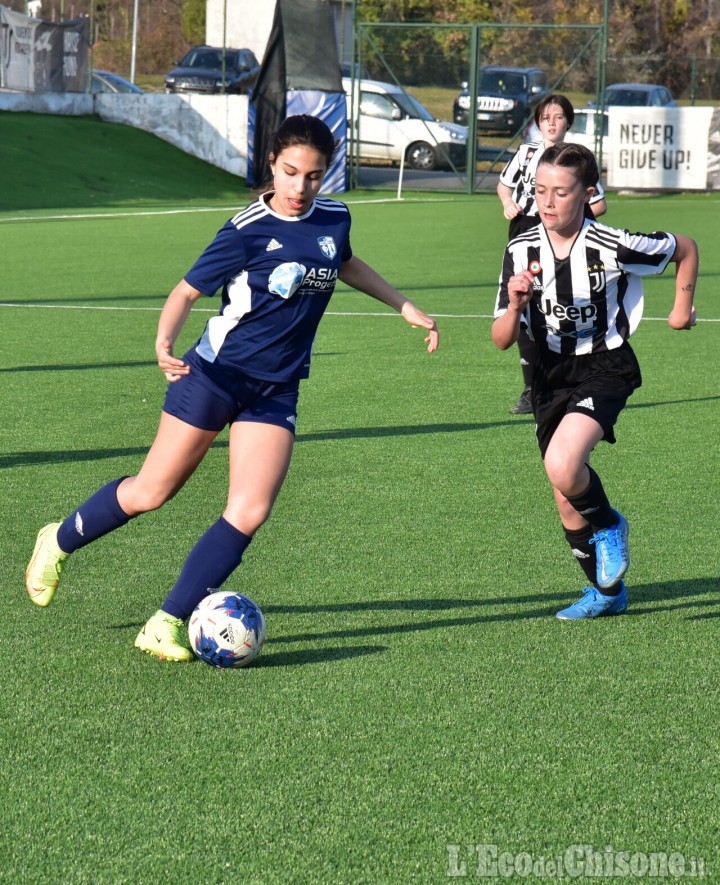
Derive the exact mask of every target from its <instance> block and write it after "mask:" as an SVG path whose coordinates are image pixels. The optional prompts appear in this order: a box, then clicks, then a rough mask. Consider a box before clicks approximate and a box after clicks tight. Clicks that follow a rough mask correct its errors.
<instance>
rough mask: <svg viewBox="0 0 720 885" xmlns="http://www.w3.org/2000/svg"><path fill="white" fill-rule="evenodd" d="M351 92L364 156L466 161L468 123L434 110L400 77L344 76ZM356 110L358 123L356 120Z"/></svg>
mask: <svg viewBox="0 0 720 885" xmlns="http://www.w3.org/2000/svg"><path fill="white" fill-rule="evenodd" d="M342 82H343V88H344V89H345V93H346V96H347V111H348V121H349V122H348V133H349V136H350V134H353V135H354V137H355V139H356V140H357V144H358V145H359V147H358V151H359V157H360V159H361V160H389V161H391V162H393V163H399V162H400V160H401V159H402V158H403V156H404V158H405V162H407V164H408V165H409V166H411V167H412V168H413V169H424V170H427V171H431V170H433V169H436V168H438V167H442V166H445V167H447V166H450V164H451V163H452V165H454V166H455V167H456V168H460V167H461V166H463V165H464V164H465V153H466V146H467V127H465V126H458V125H456V124H455V123H444V122H441V121H439V120H436V119H435V117H433V115H432V114H431V113H430V111H429V110H428V109H427V108H426V107H424V105H422V104H420V102H419V101H418V100H417V99H416V98H413V96H412V95H409V94H408V93H407V92H405V90H404V89H402V88H401V87H400V86H396V85H395V84H394V83H383V82H381V81H379V80H358V81H355V90H356V92H355V100H354V101H353V100H352V97H351V95H350V91H351V88H352V81H350V80H348V79H347V78H346V77H345V78H343V81H342ZM353 113H354V114H355V118H356V121H357V123H356V126H355V127H353V125H352V114H353Z"/></svg>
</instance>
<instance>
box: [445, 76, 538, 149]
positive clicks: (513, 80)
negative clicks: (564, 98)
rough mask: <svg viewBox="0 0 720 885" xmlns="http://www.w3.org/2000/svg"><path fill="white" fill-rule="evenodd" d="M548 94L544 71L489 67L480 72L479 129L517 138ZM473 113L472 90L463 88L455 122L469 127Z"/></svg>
mask: <svg viewBox="0 0 720 885" xmlns="http://www.w3.org/2000/svg"><path fill="white" fill-rule="evenodd" d="M547 93H548V83H547V76H546V74H545V72H544V71H543V70H542V69H541V68H508V67H502V66H500V65H487V66H486V67H483V68H480V70H479V72H478V97H477V119H478V128H479V129H483V130H486V131H490V132H502V133H506V134H513V133H515V132H517V131H518V130H519V129H520V127H521V126H522V125H523V123H525V122H526V120H527V119H528V117H531V116H532V112H533V110H534V108H535V105H536V104H537V103H538V102H539V101H540V100H541V99H542V98H543V96H544V95H547ZM469 110H470V89H469V85H468V83H467V82H463V83H462V84H461V92H460V94H459V95H458V96H457V98H456V99H455V101H454V102H453V120H454V121H455V122H456V123H461V124H463V125H467V122H468V112H469Z"/></svg>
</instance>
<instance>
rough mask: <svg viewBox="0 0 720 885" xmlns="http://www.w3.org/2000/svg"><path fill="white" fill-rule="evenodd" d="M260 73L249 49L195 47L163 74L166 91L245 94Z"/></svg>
mask: <svg viewBox="0 0 720 885" xmlns="http://www.w3.org/2000/svg"><path fill="white" fill-rule="evenodd" d="M223 56H224V73H225V79H224V81H223ZM259 73H260V65H259V64H258V61H257V59H256V58H255V55H254V53H253V52H252V50H250V49H228V48H226V49H225V50H224V51H223V49H222V47H218V46H196V47H195V48H194V49H191V50H190V52H188V54H187V55H186V56H185V58H183V59H182V60H181V61H179V62H177V67H175V68H173V69H172V71H170V73H169V74H168V75H167V77H165V92H204V93H207V94H209V95H216V94H217V93H221V92H227V93H230V94H233V95H247V93H248V92H249V91H250V89H252V87H253V86H254V85H255V83H256V81H257V78H258V74H259Z"/></svg>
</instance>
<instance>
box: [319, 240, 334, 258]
mask: <svg viewBox="0 0 720 885" xmlns="http://www.w3.org/2000/svg"><path fill="white" fill-rule="evenodd" d="M318 245H319V246H320V251H321V252H322V254H323V255H324V256H325V257H326V258H329V259H330V260H331V261H332V259H333V258H334V257H335V256H336V255H337V246H336V245H335V240H334V239H333V238H332V237H318Z"/></svg>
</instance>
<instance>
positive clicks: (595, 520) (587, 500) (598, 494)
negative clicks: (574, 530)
mask: <svg viewBox="0 0 720 885" xmlns="http://www.w3.org/2000/svg"><path fill="white" fill-rule="evenodd" d="M586 466H587V469H588V470H589V471H590V485H589V486H588V487H587V488H586V489H585V491H584V492H583V493H582V494H580V495H573V496H572V497H571V496H570V495H567V499H568V501H569V502H570V503H571V504H572V506H573V507H574V508H575V510H577V512H578V513H579V514H580V516H582V517H584V518H585V519H587V521H588V522H589V523H590V525H592V526H594V527H595V529H607V528H610V526H611V525H615V523H616V522H617V517H616V516H615V514H614V513H613V509H612V507H611V506H610V502H609V501H608V499H607V495H606V494H605V489H604V488H603V484H602V482H601V481H600V477H599V476H598V475H597V473H595V471H594V470H593V469H592V467H591V466H590V465H589V464H588V465H586Z"/></svg>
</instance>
